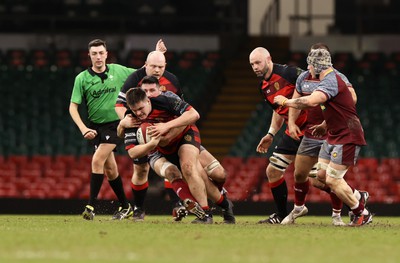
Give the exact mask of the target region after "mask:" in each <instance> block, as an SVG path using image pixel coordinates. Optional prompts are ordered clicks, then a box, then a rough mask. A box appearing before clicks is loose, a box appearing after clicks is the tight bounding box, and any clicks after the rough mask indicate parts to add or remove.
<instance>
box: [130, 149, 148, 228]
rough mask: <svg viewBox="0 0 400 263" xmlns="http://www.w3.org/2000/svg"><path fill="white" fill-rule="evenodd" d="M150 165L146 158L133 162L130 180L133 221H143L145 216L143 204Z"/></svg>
mask: <svg viewBox="0 0 400 263" xmlns="http://www.w3.org/2000/svg"><path fill="white" fill-rule="evenodd" d="M149 170H150V165H149V164H148V162H147V156H146V157H144V158H141V159H135V160H134V161H133V174H132V178H131V189H132V194H133V205H134V210H133V220H134V221H143V220H144V217H145V215H146V213H145V207H144V202H145V199H146V195H147V190H148V188H149V182H148V177H149Z"/></svg>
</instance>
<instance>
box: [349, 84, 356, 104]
mask: <svg viewBox="0 0 400 263" xmlns="http://www.w3.org/2000/svg"><path fill="white" fill-rule="evenodd" d="M347 87H348V88H349V91H350V93H351V97H352V98H353V102H354V104H357V93H356V91H355V89H354V88H353V86H347Z"/></svg>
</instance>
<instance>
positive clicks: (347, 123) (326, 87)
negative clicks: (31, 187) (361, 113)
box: [316, 70, 367, 145]
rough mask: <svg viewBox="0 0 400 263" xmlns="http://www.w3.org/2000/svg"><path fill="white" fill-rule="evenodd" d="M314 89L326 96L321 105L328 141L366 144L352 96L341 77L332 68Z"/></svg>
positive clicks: (333, 143)
mask: <svg viewBox="0 0 400 263" xmlns="http://www.w3.org/2000/svg"><path fill="white" fill-rule="evenodd" d="M316 90H317V91H320V92H323V93H324V94H325V96H326V97H327V98H328V100H327V101H326V102H325V103H323V106H322V113H323V115H324V119H325V121H326V125H327V128H328V138H327V141H328V143H329V144H332V145H336V144H356V145H366V144H367V143H366V141H365V138H364V130H363V128H362V126H361V122H360V119H359V117H358V114H357V111H356V106H355V104H354V101H353V97H352V95H351V93H350V91H349V89H348V87H347V85H346V83H345V82H344V81H343V80H342V78H341V77H340V76H339V75H338V74H337V73H336V72H335V71H333V70H332V71H330V72H329V73H328V74H327V75H326V76H325V77H324V79H322V80H321V82H320V83H319V85H318V87H317V89H316Z"/></svg>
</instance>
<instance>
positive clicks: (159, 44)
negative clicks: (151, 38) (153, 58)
mask: <svg viewBox="0 0 400 263" xmlns="http://www.w3.org/2000/svg"><path fill="white" fill-rule="evenodd" d="M156 51H160V52H162V53H165V52H167V47H166V46H165V44H164V41H163V40H162V39H160V40H158V41H157V44H156Z"/></svg>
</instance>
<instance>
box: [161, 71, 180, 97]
mask: <svg viewBox="0 0 400 263" xmlns="http://www.w3.org/2000/svg"><path fill="white" fill-rule="evenodd" d="M164 76H165V77H166V78H167V79H168V80H169V81H171V83H172V84H173V85H174V86H175V87H176V89H177V91H176V95H178V96H179V97H181V98H183V91H182V87H181V83H180V82H179V80H178V78H177V76H175V75H174V74H172V73H171V72H169V71H166V72H165V73H164Z"/></svg>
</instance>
